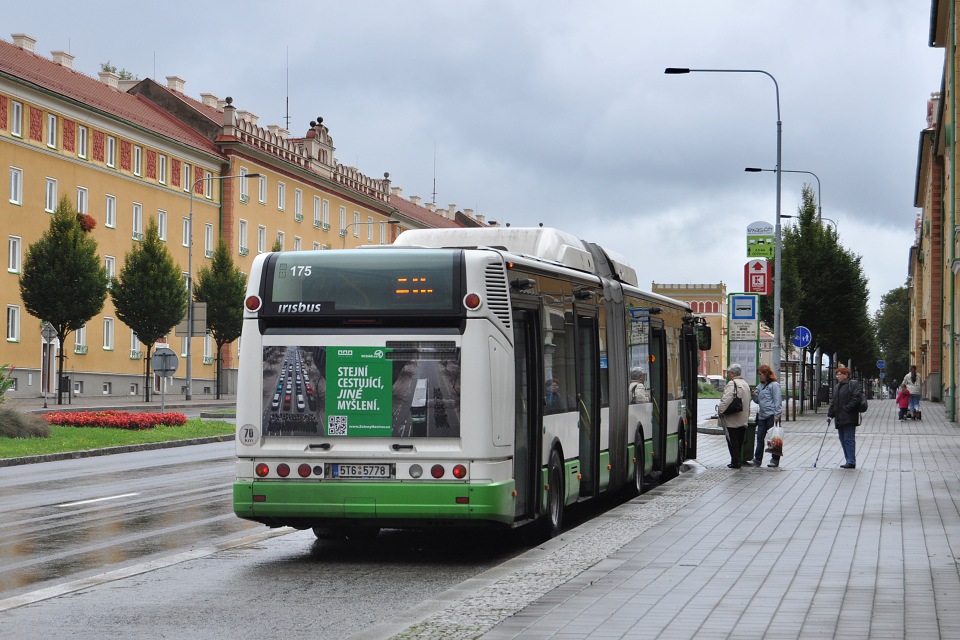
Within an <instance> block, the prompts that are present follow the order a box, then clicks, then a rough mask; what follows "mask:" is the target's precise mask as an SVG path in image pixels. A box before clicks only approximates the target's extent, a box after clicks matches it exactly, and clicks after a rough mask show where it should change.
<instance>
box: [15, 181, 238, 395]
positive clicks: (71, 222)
mask: <svg viewBox="0 0 960 640" xmlns="http://www.w3.org/2000/svg"><path fill="white" fill-rule="evenodd" d="M181 273H182V270H181V268H180V266H179V265H177V264H176V263H175V262H174V260H173V257H172V256H171V255H170V252H169V251H168V250H167V247H166V245H165V244H164V243H163V242H162V241H161V240H160V236H159V233H158V230H157V225H156V222H155V221H153V220H151V221H150V223H149V225H148V227H147V233H146V236H145V238H144V240H143V241H142V242H136V243H134V245H133V249H132V250H131V251H130V253H128V254H127V255H126V257H125V258H124V264H123V267H122V268H121V270H120V272H119V274H118V275H117V276H116V277H115V278H113V279H112V281H111V278H109V277H108V275H107V271H106V268H105V267H104V264H103V261H102V260H101V259H100V257H99V256H98V255H97V242H96V240H94V239H93V237H92V236H90V235H89V233H88V232H87V231H85V230H84V228H83V226H82V225H81V221H80V217H79V216H78V215H77V212H76V211H75V210H74V209H73V206H72V205H71V204H70V200H69V199H68V198H66V197H64V198H61V200H60V202H59V204H58V205H57V210H56V211H55V212H54V214H53V218H52V219H51V221H50V228H49V229H48V230H47V231H46V232H44V234H43V235H42V236H41V238H40V239H39V240H38V241H37V242H35V243H33V244H31V245H30V246H29V248H28V249H27V254H26V257H25V259H24V261H23V271H22V273H21V275H20V296H21V298H22V299H23V304H24V306H25V307H26V309H27V311H28V312H29V313H30V314H31V315H33V316H35V317H37V318H40V319H41V320H44V321H46V322H48V323H49V324H50V325H51V326H52V327H53V328H54V329H55V330H56V332H57V340H58V342H59V345H60V352H59V357H58V362H57V377H58V379H61V376H62V374H63V359H64V348H63V345H64V342H65V341H66V338H67V336H68V335H69V334H70V333H72V332H74V331H76V330H78V329H80V328H81V327H83V326H84V325H85V324H86V323H87V321H89V320H90V319H91V318H92V317H94V316H95V315H97V314H98V313H100V311H101V309H103V304H104V302H105V301H106V299H107V295H108V293H109V295H110V298H111V299H112V300H113V305H114V309H115V310H116V315H117V318H119V319H120V320H121V321H122V322H123V323H124V324H126V325H127V326H128V327H130V328H131V329H132V330H133V331H134V333H136V334H137V338H138V339H139V340H140V342H141V343H142V344H143V345H144V346H145V347H146V357H145V358H144V373H143V375H144V384H143V388H144V400H146V401H149V400H150V387H151V386H152V385H151V384H150V379H149V376H150V371H149V369H150V354H151V351H152V350H153V347H154V345H155V344H156V342H157V341H158V340H159V339H160V338H163V337H164V336H166V335H167V334H169V333H170V330H171V329H173V327H174V326H175V325H176V324H177V323H178V322H180V321H181V319H183V317H184V315H185V314H186V310H187V295H188V294H187V290H186V288H185V287H184V284H183V280H182V278H181ZM244 290H245V278H244V276H243V273H242V272H241V271H240V269H238V268H237V267H236V265H235V264H234V262H233V259H232V258H231V256H230V251H229V249H228V248H227V245H226V243H225V242H224V240H223V239H222V238H221V239H220V242H219V243H218V245H217V249H216V251H215V252H214V255H213V261H212V263H211V265H210V267H209V268H208V267H206V266H204V267H202V268H201V269H200V271H199V272H198V274H197V280H196V284H195V286H194V288H193V291H194V299H195V301H197V302H205V303H207V328H208V330H209V331H210V333H211V335H212V336H213V340H214V342H215V343H216V345H217V398H219V397H220V378H221V373H222V370H223V367H222V359H221V358H222V350H223V347H224V345H227V344H229V343H231V342H233V341H234V340H236V339H237V338H238V337H240V328H241V324H242V321H243V295H244ZM61 386H62V385H60V384H58V385H57V403H58V404H60V403H62V402H63V389H62V388H61Z"/></svg>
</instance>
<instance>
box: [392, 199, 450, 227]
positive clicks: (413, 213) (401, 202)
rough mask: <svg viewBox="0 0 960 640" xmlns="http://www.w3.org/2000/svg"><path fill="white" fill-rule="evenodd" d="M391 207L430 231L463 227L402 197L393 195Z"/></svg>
mask: <svg viewBox="0 0 960 640" xmlns="http://www.w3.org/2000/svg"><path fill="white" fill-rule="evenodd" d="M390 205H391V206H392V207H393V208H395V209H396V210H397V211H398V212H399V213H400V215H403V216H406V217H408V218H410V219H412V220H416V221H417V222H420V223H423V225H424V226H425V227H427V228H428V229H442V228H447V227H454V228H460V227H461V226H462V225H460V224H458V223H457V222H455V221H453V220H451V219H449V218H445V217H443V216H442V215H440V214H439V213H435V212H433V211H430V209H427V208H426V207H421V206H420V205H418V204H414V203H412V202H410V201H409V200H407V199H406V198H404V197H402V196H398V195H394V194H391V195H390Z"/></svg>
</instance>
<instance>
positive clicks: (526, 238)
mask: <svg viewBox="0 0 960 640" xmlns="http://www.w3.org/2000/svg"><path fill="white" fill-rule="evenodd" d="M709 339H710V336H709V328H708V327H707V326H706V324H705V322H704V321H703V320H702V319H701V318H696V317H694V316H693V315H692V314H691V312H690V308H689V307H688V306H687V305H686V304H684V303H681V302H678V301H676V300H672V299H669V298H666V297H663V296H660V295H656V294H652V293H646V292H643V291H641V290H640V289H638V288H637V278H636V273H635V272H634V270H633V269H632V268H630V267H629V266H628V265H627V264H626V263H625V261H624V260H623V259H622V258H620V257H618V256H616V255H613V254H611V253H610V252H608V251H605V250H604V249H603V248H602V247H599V246H598V245H595V244H592V243H588V242H584V241H581V240H580V239H578V238H576V237H574V236H572V235H569V234H566V233H563V232H561V231H557V230H555V229H549V228H531V229H523V228H494V227H488V228H477V229H428V230H411V231H406V232H404V233H402V234H401V235H400V236H399V237H398V239H397V242H396V243H395V244H394V245H392V246H386V247H384V246H378V247H370V248H360V249H354V250H341V251H297V252H279V253H267V254H262V255H260V256H258V257H257V259H256V260H255V261H254V264H253V268H252V270H251V273H250V279H249V284H248V288H247V296H246V300H245V309H244V320H243V333H242V337H241V343H240V344H241V346H240V367H239V381H238V389H239V393H238V400H237V440H236V452H237V458H238V462H237V471H236V482H235V484H234V492H233V496H234V510H235V512H236V514H237V515H238V516H240V517H241V518H247V519H250V520H254V521H257V522H261V523H263V524H266V525H268V526H271V527H277V526H292V527H297V528H301V529H304V528H313V530H314V531H315V532H316V534H317V536H318V537H330V536H337V537H339V536H345V537H348V538H354V539H356V538H368V537H370V536H373V535H376V533H377V532H379V530H380V529H381V528H383V527H389V528H432V527H441V526H474V527H479V526H485V525H493V526H499V527H517V526H521V525H526V524H531V523H537V524H539V525H540V526H542V528H543V530H544V533H545V534H546V535H552V534H554V533H556V532H557V531H558V530H559V529H560V527H561V525H562V521H563V512H564V509H565V507H567V506H569V505H572V504H574V503H577V502H579V501H584V500H589V499H593V498H596V497H598V496H601V495H604V494H609V493H612V492H620V491H623V490H626V491H629V492H632V493H639V492H641V491H642V490H643V489H644V487H645V486H648V485H649V484H651V483H655V482H658V481H662V480H665V479H667V478H670V477H673V476H675V475H676V474H677V473H678V472H679V469H680V465H681V464H682V463H683V461H684V460H685V459H687V458H693V457H695V456H696V415H695V413H696V406H697V403H696V393H697V379H696V364H697V362H698V353H697V351H698V348H699V349H706V348H709ZM698 340H699V344H698ZM637 384H642V386H643V393H640V394H638V393H635V390H636V385H637ZM288 396H289V397H290V398H292V400H288V399H287V398H288ZM301 396H302V397H303V398H305V401H300V402H299V403H298V402H297V400H296V399H297V398H298V397H301Z"/></svg>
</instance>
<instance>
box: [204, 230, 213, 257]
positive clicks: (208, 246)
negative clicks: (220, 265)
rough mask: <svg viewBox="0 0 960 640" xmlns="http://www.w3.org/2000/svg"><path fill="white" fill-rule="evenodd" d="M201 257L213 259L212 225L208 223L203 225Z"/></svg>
mask: <svg viewBox="0 0 960 640" xmlns="http://www.w3.org/2000/svg"><path fill="white" fill-rule="evenodd" d="M203 255H204V256H205V257H207V258H212V257H213V224H211V223H209V222H207V223H206V224H204V225H203Z"/></svg>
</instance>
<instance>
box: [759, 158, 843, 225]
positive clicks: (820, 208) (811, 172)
mask: <svg viewBox="0 0 960 640" xmlns="http://www.w3.org/2000/svg"><path fill="white" fill-rule="evenodd" d="M744 171H749V172H750V173H760V172H761V171H776V169H761V168H760V167H747V168H746V169H744ZM783 172H784V173H806V174H809V175H811V176H813V177H814V178H816V179H817V219H818V220H819V219H821V218H823V207H821V206H820V178H819V177H818V176H817V174H815V173H814V172H813V171H793V170H790V169H784V170H783ZM828 220H829V218H828Z"/></svg>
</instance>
